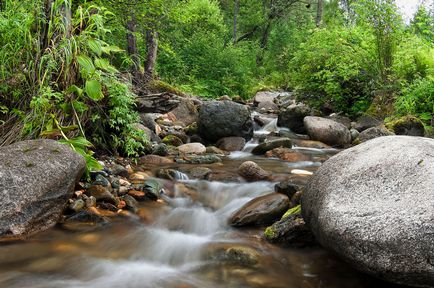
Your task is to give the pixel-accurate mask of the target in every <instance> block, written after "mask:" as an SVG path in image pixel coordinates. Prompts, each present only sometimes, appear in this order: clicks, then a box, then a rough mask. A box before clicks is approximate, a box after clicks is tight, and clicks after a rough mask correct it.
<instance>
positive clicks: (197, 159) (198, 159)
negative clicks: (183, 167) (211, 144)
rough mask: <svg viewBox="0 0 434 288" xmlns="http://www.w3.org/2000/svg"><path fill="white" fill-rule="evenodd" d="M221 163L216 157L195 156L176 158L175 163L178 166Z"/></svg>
mask: <svg viewBox="0 0 434 288" xmlns="http://www.w3.org/2000/svg"><path fill="white" fill-rule="evenodd" d="M219 162H222V159H220V157H218V156H216V155H212V154H209V155H197V156H192V157H184V158H183V159H181V158H177V159H176V163H180V164H213V163H219Z"/></svg>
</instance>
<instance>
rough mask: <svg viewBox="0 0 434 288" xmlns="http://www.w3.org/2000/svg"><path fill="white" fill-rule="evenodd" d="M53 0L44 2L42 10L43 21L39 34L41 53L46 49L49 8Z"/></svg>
mask: <svg viewBox="0 0 434 288" xmlns="http://www.w3.org/2000/svg"><path fill="white" fill-rule="evenodd" d="M53 2H54V0H44V8H43V15H44V21H43V22H42V23H43V24H42V25H43V26H42V29H41V31H42V33H41V39H40V48H41V51H45V49H47V47H48V41H49V39H48V30H49V26H50V19H51V6H53Z"/></svg>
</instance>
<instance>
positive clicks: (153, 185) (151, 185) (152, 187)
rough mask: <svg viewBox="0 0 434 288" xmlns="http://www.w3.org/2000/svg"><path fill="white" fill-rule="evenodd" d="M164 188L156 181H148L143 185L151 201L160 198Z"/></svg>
mask: <svg viewBox="0 0 434 288" xmlns="http://www.w3.org/2000/svg"><path fill="white" fill-rule="evenodd" d="M161 189H162V186H161V184H160V182H158V181H157V180H155V179H147V180H146V181H145V184H144V185H143V191H144V192H146V197H147V198H148V199H151V200H157V199H158V198H160V194H161Z"/></svg>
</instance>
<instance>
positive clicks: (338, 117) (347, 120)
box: [326, 114, 351, 129]
mask: <svg viewBox="0 0 434 288" xmlns="http://www.w3.org/2000/svg"><path fill="white" fill-rule="evenodd" d="M326 118H327V119H330V120H333V121H335V122H338V123H341V124H342V125H344V126H345V127H347V129H351V119H350V118H348V117H345V116H341V115H336V114H332V115H330V116H327V117H326Z"/></svg>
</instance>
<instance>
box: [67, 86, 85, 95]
mask: <svg viewBox="0 0 434 288" xmlns="http://www.w3.org/2000/svg"><path fill="white" fill-rule="evenodd" d="M66 93H77V95H78V96H81V95H83V89H81V88H79V87H78V86H76V85H71V86H69V88H68V89H66Z"/></svg>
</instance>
